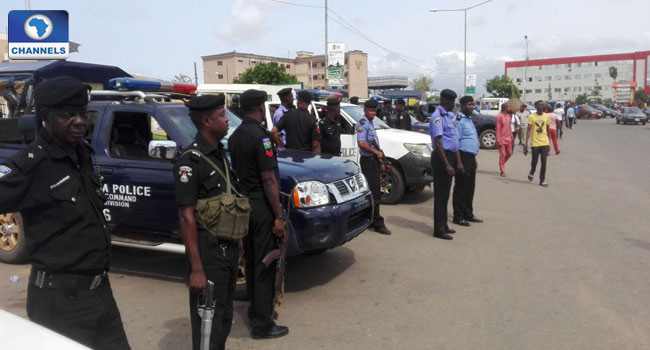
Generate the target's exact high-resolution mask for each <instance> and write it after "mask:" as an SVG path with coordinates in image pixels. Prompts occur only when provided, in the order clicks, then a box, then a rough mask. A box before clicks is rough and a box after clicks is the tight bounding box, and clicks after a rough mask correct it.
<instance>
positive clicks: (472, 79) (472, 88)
mask: <svg viewBox="0 0 650 350" xmlns="http://www.w3.org/2000/svg"><path fill="white" fill-rule="evenodd" d="M474 94H476V74H467V76H466V77H465V95H474Z"/></svg>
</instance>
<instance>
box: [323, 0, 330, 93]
mask: <svg viewBox="0 0 650 350" xmlns="http://www.w3.org/2000/svg"><path fill="white" fill-rule="evenodd" d="M328 68H329V65H328V64H327V0H325V84H324V85H323V86H324V87H325V88H326V89H327V69H328Z"/></svg>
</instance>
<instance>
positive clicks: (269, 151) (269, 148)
mask: <svg viewBox="0 0 650 350" xmlns="http://www.w3.org/2000/svg"><path fill="white" fill-rule="evenodd" d="M262 145H263V146H264V153H265V154H266V156H267V157H273V144H272V143H271V139H270V138H268V137H267V138H263V139H262Z"/></svg>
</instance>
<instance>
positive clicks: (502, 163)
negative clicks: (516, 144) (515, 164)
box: [494, 103, 513, 177]
mask: <svg viewBox="0 0 650 350" xmlns="http://www.w3.org/2000/svg"><path fill="white" fill-rule="evenodd" d="M511 119H512V117H511V113H510V111H509V110H508V107H507V106H506V104H505V103H504V104H502V105H501V113H499V114H498V115H497V116H496V118H495V119H494V126H495V129H496V130H495V131H496V138H497V140H496V141H497V147H498V148H499V170H500V171H501V176H502V177H505V176H506V162H507V161H508V159H510V157H512V143H513V139H512V132H511V130H512V129H511Z"/></svg>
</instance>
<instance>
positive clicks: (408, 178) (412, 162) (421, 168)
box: [397, 153, 433, 187]
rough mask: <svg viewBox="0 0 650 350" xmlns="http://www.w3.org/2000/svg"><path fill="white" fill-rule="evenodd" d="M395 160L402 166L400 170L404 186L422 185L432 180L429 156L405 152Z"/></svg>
mask: <svg viewBox="0 0 650 350" xmlns="http://www.w3.org/2000/svg"><path fill="white" fill-rule="evenodd" d="M397 161H398V162H399V164H400V166H401V167H402V171H404V182H405V183H406V186H409V187H416V186H423V185H428V184H430V183H431V182H433V169H432V168H431V157H418V156H415V155H414V154H412V153H407V154H406V155H405V156H404V157H402V158H400V159H398V160H397Z"/></svg>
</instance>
